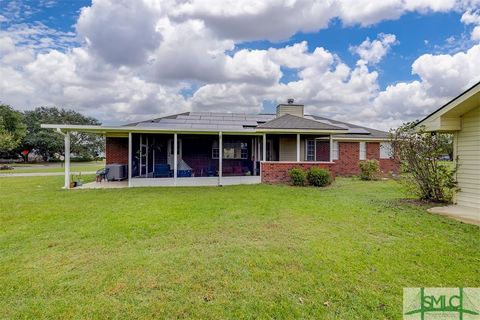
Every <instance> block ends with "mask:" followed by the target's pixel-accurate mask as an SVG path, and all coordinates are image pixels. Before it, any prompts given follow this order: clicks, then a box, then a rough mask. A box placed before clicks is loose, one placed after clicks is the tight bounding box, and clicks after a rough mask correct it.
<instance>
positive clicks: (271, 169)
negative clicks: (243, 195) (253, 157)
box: [261, 161, 335, 183]
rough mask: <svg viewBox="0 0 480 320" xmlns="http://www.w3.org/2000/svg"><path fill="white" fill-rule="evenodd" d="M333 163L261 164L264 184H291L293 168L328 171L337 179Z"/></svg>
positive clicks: (270, 162)
mask: <svg viewBox="0 0 480 320" xmlns="http://www.w3.org/2000/svg"><path fill="white" fill-rule="evenodd" d="M332 166H335V165H334V164H333V163H319V162H275V161H267V162H262V163H261V167H262V169H261V171H262V182H263V183H289V182H290V177H289V175H288V171H289V170H290V169H293V168H302V169H304V170H308V169H310V168H311V167H318V168H324V169H328V170H329V171H330V173H331V174H332V177H333V178H335V172H334V171H333V169H332Z"/></svg>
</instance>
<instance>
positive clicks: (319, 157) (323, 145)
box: [316, 140, 330, 161]
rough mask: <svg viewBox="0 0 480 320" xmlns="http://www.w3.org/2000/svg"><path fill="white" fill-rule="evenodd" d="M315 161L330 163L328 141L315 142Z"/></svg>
mask: <svg viewBox="0 0 480 320" xmlns="http://www.w3.org/2000/svg"><path fill="white" fill-rule="evenodd" d="M316 149H317V150H316V161H330V141H324V140H317V148H316Z"/></svg>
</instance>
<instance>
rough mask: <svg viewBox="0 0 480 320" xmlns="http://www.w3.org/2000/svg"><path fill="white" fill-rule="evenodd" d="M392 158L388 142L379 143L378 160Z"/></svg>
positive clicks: (390, 146)
mask: <svg viewBox="0 0 480 320" xmlns="http://www.w3.org/2000/svg"><path fill="white" fill-rule="evenodd" d="M392 156H393V150H392V145H391V143H390V142H380V159H390V158H392Z"/></svg>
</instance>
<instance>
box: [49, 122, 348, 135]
mask: <svg viewBox="0 0 480 320" xmlns="http://www.w3.org/2000/svg"><path fill="white" fill-rule="evenodd" d="M41 128H44V129H57V131H59V130H61V131H63V132H66V131H82V132H91V133H107V132H124V133H128V132H136V133H148V132H155V133H198V134H218V133H219V132H222V133H223V134H242V135H259V133H264V132H268V133H316V134H319V133H322V134H323V133H328V134H333V133H338V134H345V133H348V130H311V129H304V130H303V129H252V130H251V131H248V130H246V131H243V130H242V131H238V130H225V129H218V130H212V129H188V128H182V129H180V130H178V129H164V128H162V129H159V128H154V127H141V126H93V125H75V124H42V125H41Z"/></svg>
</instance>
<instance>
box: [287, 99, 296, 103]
mask: <svg viewBox="0 0 480 320" xmlns="http://www.w3.org/2000/svg"><path fill="white" fill-rule="evenodd" d="M287 102H288V104H293V103H294V102H295V99H293V98H289V99H287Z"/></svg>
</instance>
